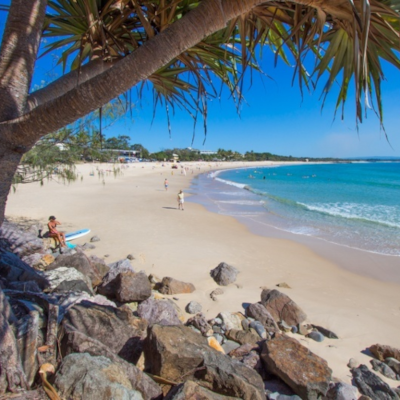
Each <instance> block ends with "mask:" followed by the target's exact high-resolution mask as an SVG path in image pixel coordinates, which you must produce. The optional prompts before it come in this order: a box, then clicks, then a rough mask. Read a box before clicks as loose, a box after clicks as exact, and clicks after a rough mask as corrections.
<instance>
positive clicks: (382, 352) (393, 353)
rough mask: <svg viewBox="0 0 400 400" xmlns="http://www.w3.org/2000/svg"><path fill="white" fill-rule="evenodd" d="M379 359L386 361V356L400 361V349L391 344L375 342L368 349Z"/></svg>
mask: <svg viewBox="0 0 400 400" xmlns="http://www.w3.org/2000/svg"><path fill="white" fill-rule="evenodd" d="M368 350H369V351H370V352H371V353H372V354H373V355H374V356H375V357H376V358H377V359H378V360H379V361H385V358H388V357H392V358H395V359H396V360H397V361H400V350H399V349H396V348H394V347H391V346H385V345H382V344H373V345H372V346H371V347H370V348H369V349H368Z"/></svg>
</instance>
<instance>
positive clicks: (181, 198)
mask: <svg viewBox="0 0 400 400" xmlns="http://www.w3.org/2000/svg"><path fill="white" fill-rule="evenodd" d="M184 202H185V197H184V194H183V192H182V190H181V191H180V192H179V193H178V209H179V210H182V211H183V210H184V208H183V203H184Z"/></svg>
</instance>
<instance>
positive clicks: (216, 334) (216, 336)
mask: <svg viewBox="0 0 400 400" xmlns="http://www.w3.org/2000/svg"><path fill="white" fill-rule="evenodd" d="M199 333H200V332H199ZM213 336H214V337H215V339H216V341H217V342H218V343H219V344H222V343H223V341H224V339H225V338H224V337H223V336H222V335H221V334H219V333H214V335H213Z"/></svg>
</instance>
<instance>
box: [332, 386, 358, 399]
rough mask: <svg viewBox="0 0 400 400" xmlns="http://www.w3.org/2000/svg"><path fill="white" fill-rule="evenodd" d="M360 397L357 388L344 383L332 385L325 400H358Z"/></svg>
mask: <svg viewBox="0 0 400 400" xmlns="http://www.w3.org/2000/svg"><path fill="white" fill-rule="evenodd" d="M359 397H360V395H359V393H358V390H357V388H356V387H355V386H353V385H349V384H348V383H344V382H337V383H334V384H331V387H330V388H329V390H328V393H327V394H326V397H324V400H357V399H358V398H359Z"/></svg>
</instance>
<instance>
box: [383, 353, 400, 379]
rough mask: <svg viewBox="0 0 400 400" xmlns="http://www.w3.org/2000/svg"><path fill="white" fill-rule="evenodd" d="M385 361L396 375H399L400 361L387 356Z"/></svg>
mask: <svg viewBox="0 0 400 400" xmlns="http://www.w3.org/2000/svg"><path fill="white" fill-rule="evenodd" d="M385 363H386V364H387V365H388V366H389V367H390V368H392V370H393V371H394V372H396V374H397V375H400V361H398V360H396V359H395V358H393V357H388V358H386V359H385Z"/></svg>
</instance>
